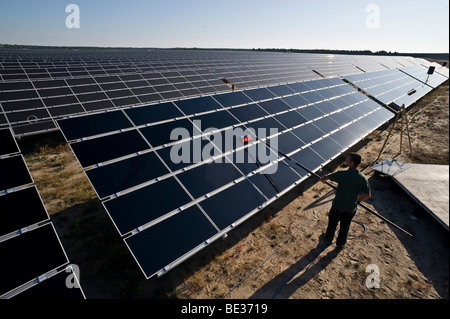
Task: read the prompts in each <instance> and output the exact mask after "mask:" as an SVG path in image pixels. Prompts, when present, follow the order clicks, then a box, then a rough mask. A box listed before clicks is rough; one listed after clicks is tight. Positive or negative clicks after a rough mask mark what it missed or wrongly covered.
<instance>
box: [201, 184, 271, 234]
mask: <svg viewBox="0 0 450 319" xmlns="http://www.w3.org/2000/svg"><path fill="white" fill-rule="evenodd" d="M230 199H232V200H230ZM237 199H239V200H237ZM265 201H266V199H265V198H264V196H263V195H261V193H260V192H258V190H257V189H256V188H255V187H254V186H253V185H252V184H250V182H249V181H247V180H243V181H242V182H240V183H238V184H236V185H234V186H232V187H230V188H227V189H226V190H224V191H222V192H220V193H218V194H216V195H214V196H211V197H210V198H208V199H206V200H204V201H202V202H200V206H201V207H202V208H203V209H204V210H205V212H206V213H207V214H208V216H209V217H210V218H211V219H212V221H213V222H214V223H215V224H216V225H217V227H219V229H221V230H222V229H224V228H226V227H228V226H230V225H231V224H233V223H235V222H236V221H237V220H239V219H240V218H242V217H244V216H245V215H247V214H248V213H249V212H250V211H252V210H254V209H255V208H258V206H260V205H261V204H262V203H264V202H265Z"/></svg>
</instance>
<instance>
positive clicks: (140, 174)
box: [0, 50, 448, 287]
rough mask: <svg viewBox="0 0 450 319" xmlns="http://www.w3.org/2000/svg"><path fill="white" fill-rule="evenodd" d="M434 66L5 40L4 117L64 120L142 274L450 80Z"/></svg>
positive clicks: (404, 60) (180, 257) (226, 226)
mask: <svg viewBox="0 0 450 319" xmlns="http://www.w3.org/2000/svg"><path fill="white" fill-rule="evenodd" d="M429 66H436V64H432V63H429V62H427V61H425V60H423V59H414V58H411V57H382V56H360V55H358V56H351V55H347V56H345V55H330V54H286V53H264V52H238V51H232V52H228V51H185V50H183V51H176V50H169V51H165V50H162V51H161V50H152V51H144V50H133V51H130V50H126V51H121V50H101V51H34V50H33V51H29V52H27V51H14V50H12V51H0V128H2V127H11V128H12V130H13V132H14V135H16V136H20V135H27V134H35V133H40V132H45V131H48V130H54V129H58V128H59V129H61V131H62V133H63V134H64V136H65V138H66V140H67V141H68V142H69V144H70V147H71V148H72V150H73V152H74V154H75V155H76V157H77V159H78V161H79V163H80V165H81V166H82V168H83V169H84V171H85V173H86V176H87V177H88V179H89V180H90V182H91V184H92V186H93V188H94V189H95V191H96V193H97V195H98V197H99V198H100V199H101V200H102V203H103V206H104V207H105V209H106V211H107V213H108V215H109V216H110V218H111V220H112V222H113V223H114V225H115V227H116V228H117V230H118V232H119V234H120V235H121V236H122V238H123V240H124V242H125V243H126V245H127V246H128V248H129V250H130V251H131V253H132V254H133V256H134V257H135V259H136V261H137V263H138V264H139V266H140V267H141V269H142V271H143V273H144V274H145V276H146V277H147V278H149V277H152V276H154V275H156V274H158V275H162V274H164V273H165V272H167V271H168V270H170V269H171V268H172V267H174V266H176V265H178V264H179V263H181V262H183V261H184V260H186V259H187V258H189V257H190V256H192V255H193V254H195V253H196V252H198V251H199V250H201V249H203V248H204V247H206V246H207V245H209V244H210V243H211V242H213V241H215V240H217V239H218V238H220V237H222V236H223V235H224V234H226V233H227V232H229V231H230V230H232V229H233V228H234V227H236V226H237V225H239V224H240V223H242V222H244V221H245V220H246V219H248V218H250V217H251V216H253V215H254V214H255V213H257V212H258V211H260V210H261V209H263V208H264V207H266V206H267V205H268V204H270V203H272V202H273V201H275V200H276V199H277V198H279V197H280V196H282V195H283V194H284V193H286V192H287V191H289V190H290V189H292V188H293V187H295V186H296V185H298V184H299V183H301V182H302V181H303V180H305V179H306V178H308V176H309V173H308V172H307V171H305V170H303V169H302V168H300V166H303V167H306V168H308V170H311V171H314V172H316V171H317V170H319V169H320V168H321V167H323V166H324V165H326V164H327V163H328V162H330V161H331V160H332V159H334V158H336V157H337V156H338V155H339V154H341V153H342V152H344V151H346V150H347V149H348V148H349V147H351V146H352V145H354V144H355V143H357V142H358V141H360V140H361V139H362V138H364V137H365V136H366V135H368V134H369V133H371V132H372V131H373V130H375V129H376V128H378V127H379V126H380V125H382V124H383V123H385V122H386V121H388V120H390V119H391V118H393V117H394V113H393V112H391V111H390V110H389V109H392V108H386V107H385V106H388V105H389V106H397V107H398V106H399V105H402V104H405V106H410V105H411V104H412V103H414V102H415V101H417V100H418V99H419V98H421V97H422V96H424V95H425V94H427V93H428V92H430V91H431V90H432V89H433V88H435V87H437V86H438V85H440V84H441V83H442V82H444V81H445V80H446V79H448V71H446V70H447V69H446V68H442V67H437V66H436V69H437V72H436V73H435V74H433V75H430V76H428V75H427V74H426V73H427V71H428V67H429ZM446 72H447V73H446ZM446 74H447V75H446ZM342 79H344V80H345V81H343V80H342ZM348 83H351V84H353V86H356V87H357V88H358V90H357V89H355V88H353V87H352V86H351V85H349V84H348ZM231 86H233V88H234V89H235V91H233V92H230V91H231V88H230V87H231ZM361 91H362V92H361ZM394 108H395V107H394ZM12 157H14V156H12ZM16 157H17V156H16ZM17 162H19V161H18V160H17ZM5 163H6V162H5ZM297 164H300V166H299V165H297ZM3 166H4V167H6V165H2V167H3ZM0 169H1V167H0ZM5 172H9V170H5ZM19 177H20V175H16V176H15V177H14V178H12V179H13V180H15V181H16V182H18V181H19V180H20V179H19ZM25 182H26V180H25V181H20V182H18V183H19V184H20V183H25ZM30 183H32V181H31V182H30ZM8 187H12V190H15V189H14V187H16V186H8ZM37 286H40V285H37ZM41 287H42V286H41Z"/></svg>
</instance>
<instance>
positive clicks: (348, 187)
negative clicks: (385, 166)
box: [320, 153, 371, 250]
mask: <svg viewBox="0 0 450 319" xmlns="http://www.w3.org/2000/svg"><path fill="white" fill-rule="evenodd" d="M345 163H346V165H347V167H348V169H347V170H341V171H337V172H335V173H332V174H328V175H324V176H322V178H321V179H320V181H321V182H326V181H328V180H331V181H334V182H337V183H338V187H337V189H336V196H335V197H334V199H333V203H332V206H331V210H330V213H329V215H328V227H327V230H326V233H325V240H326V241H327V242H328V243H329V244H331V242H332V241H333V238H334V233H335V232H336V227H337V225H338V223H340V229H339V235H338V237H337V239H336V247H337V249H338V250H340V249H342V248H343V247H344V245H345V244H346V242H347V235H348V231H349V229H350V223H351V221H352V219H353V217H354V216H355V214H356V209H357V205H358V202H361V201H365V200H367V199H369V198H370V196H371V192H370V185H369V182H368V180H367V177H366V176H365V175H364V174H363V173H361V172H360V171H359V170H358V166H359V164H360V163H361V155H359V154H357V153H349V154H347V156H346V159H345Z"/></svg>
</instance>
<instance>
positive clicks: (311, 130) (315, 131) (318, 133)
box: [291, 123, 325, 144]
mask: <svg viewBox="0 0 450 319" xmlns="http://www.w3.org/2000/svg"><path fill="white" fill-rule="evenodd" d="M291 132H292V133H293V134H295V135H296V136H297V137H298V138H300V139H301V140H302V141H303V142H305V144H309V143H311V142H312V141H315V140H317V139H319V138H321V137H322V136H324V135H325V133H324V132H323V131H322V130H320V129H319V128H318V127H317V126H315V125H314V123H309V124H306V125H303V126H300V127H298V128H296V129H293V130H292V131H291Z"/></svg>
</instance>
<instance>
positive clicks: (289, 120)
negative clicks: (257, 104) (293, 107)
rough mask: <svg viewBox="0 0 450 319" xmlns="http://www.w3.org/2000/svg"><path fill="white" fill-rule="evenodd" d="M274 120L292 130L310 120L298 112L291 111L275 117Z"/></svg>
mask: <svg viewBox="0 0 450 319" xmlns="http://www.w3.org/2000/svg"><path fill="white" fill-rule="evenodd" d="M274 119H276V120H277V121H279V122H280V123H281V124H283V125H284V126H285V127H286V128H292V127H295V126H298V125H300V124H303V123H305V122H307V121H308V120H307V119H306V118H304V117H303V116H301V115H300V114H299V113H298V112H295V111H291V112H286V113H283V114H279V115H276V116H274Z"/></svg>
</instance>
